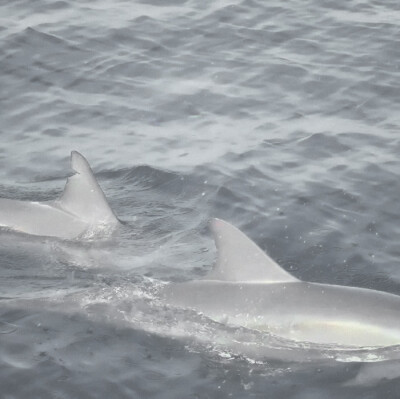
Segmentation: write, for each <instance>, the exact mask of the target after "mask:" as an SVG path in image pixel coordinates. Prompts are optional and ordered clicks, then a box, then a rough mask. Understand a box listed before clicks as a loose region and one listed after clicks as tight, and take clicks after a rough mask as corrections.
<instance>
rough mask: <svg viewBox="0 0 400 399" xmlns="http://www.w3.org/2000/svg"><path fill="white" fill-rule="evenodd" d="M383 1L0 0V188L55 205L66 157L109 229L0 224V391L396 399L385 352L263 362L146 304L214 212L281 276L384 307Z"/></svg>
mask: <svg viewBox="0 0 400 399" xmlns="http://www.w3.org/2000/svg"><path fill="white" fill-rule="evenodd" d="M399 11H400V4H399V3H398V1H391V0H387V1H384V2H383V1H377V0H349V1H328V0H321V1H317V0H302V1H301V0H287V1H274V0H271V1H261V0H238V1H227V0H213V1H210V0H203V1H196V0H148V1H147V0H143V1H128V0H115V1H107V0H90V1H88V0H83V1H77V0H69V1H63V0H59V1H50V0H29V1H28V0H15V1H14V0H13V1H5V0H2V1H0V84H1V85H0V87H1V90H0V109H1V111H0V137H1V145H0V197H7V198H14V199H25V200H33V201H39V200H46V199H52V198H55V197H57V196H58V195H59V194H60V193H61V192H62V189H63V187H64V184H65V180H66V177H67V176H69V175H71V174H72V171H71V170H70V168H69V153H70V151H71V150H78V151H80V152H82V154H84V155H85V156H86V157H87V159H88V160H89V162H90V163H91V165H92V168H93V170H94V171H95V173H96V176H97V177H98V180H99V182H100V184H101V186H102V187H103V189H104V192H105V194H106V196H107V198H108V199H109V202H110V204H111V207H112V208H113V209H114V211H115V213H116V214H117V215H118V217H119V218H120V219H121V221H123V225H122V227H121V228H120V231H119V232H118V234H117V235H116V236H115V237H112V238H111V239H108V240H104V239H103V240H96V239H88V240H84V241H79V240H78V241H61V240H57V239H50V238H46V237H29V236H24V235H22V234H16V233H11V232H9V231H1V232H0V397H1V398H2V399H3V398H4V399H17V398H18V399H22V398H30V399H45V398H51V399H56V398H57V399H61V398H62V399H67V398H68V399H81V398H82V399H83V398H85V399H86V398H116V399H120V398H163V399H164V398H171V399H178V398H182V399H183V398H198V399H206V398H207V399H208V398H273V399H275V398H285V399H289V398H293V399H311V398H318V399H320V398H321V399H325V398H332V399H333V398H335V399H336V398H338V397H340V398H352V399H355V398H357V399H358V398H360V399H361V398H362V399H367V398H368V399H372V398H398V397H399V395H400V393H399V392H400V378H399V374H400V372H399V367H400V362H399V361H397V360H391V356H390V354H391V353H390V350H389V353H384V354H383V355H382V354H381V353H373V354H372V355H371V356H370V354H368V353H355V354H352V355H351V356H347V357H345V359H340V356H338V354H332V353H330V352H329V351H328V352H327V351H319V350H318V348H314V349H313V350H305V351H303V349H304V348H297V349H298V350H300V354H298V350H297V349H296V348H291V349H290V348H282V349H281V352H280V349H279V348H275V350H274V351H268V350H267V351H266V352H265V351H264V350H263V349H265V347H267V348H268V342H266V341H265V340H266V338H265V337H264V336H262V335H261V336H260V335H259V334H257V333H256V332H255V331H244V330H241V329H235V328H232V327H230V326H228V325H223V324H218V323H215V322H212V321H211V320H209V319H207V318H206V317H205V316H202V315H199V314H196V313H195V312H190V311H187V312H186V311H178V310H176V309H175V310H174V309H170V308H168V307H167V306H165V304H160V303H157V302H156V301H155V300H154V298H153V292H154V290H155V289H156V288H157V287H158V286H159V285H160V284H163V283H164V282H168V281H183V280H192V279H197V278H200V277H201V276H204V275H205V274H206V272H207V271H209V270H211V269H212V266H213V262H214V259H215V247H214V243H213V240H212V237H211V234H210V231H209V229H208V223H209V220H210V218H212V217H219V218H222V219H225V220H227V221H229V222H231V223H233V224H234V225H236V226H237V227H239V228H240V229H242V230H243V231H244V232H245V233H246V234H248V235H249V236H250V237H251V238H252V239H254V240H255V242H256V243H257V244H258V245H260V247H261V248H262V249H264V250H265V251H268V253H269V254H270V255H271V256H272V257H273V258H274V259H276V260H277V261H278V262H279V263H280V264H281V265H282V266H283V267H284V268H285V269H286V270H289V271H291V273H293V274H294V275H295V276H296V277H298V278H300V279H304V280H308V281H316V282H321V283H328V284H341V285H352V286H359V287H367V288H373V289H377V290H382V291H387V292H391V293H395V294H399V295H400V267H399V264H400V263H399V261H400V250H399V245H398V241H399V237H400V228H399V222H400V205H399V196H400V183H399V178H398V177H399V173H400V162H399V156H398V154H399V152H400V140H399V138H400V134H399V128H400V126H399V125H400V117H399V106H400V94H399V93H400V90H399V89H400V71H399V66H400V47H399V45H398V43H399V33H400V25H399ZM228 299H229V298H227V300H228ZM233 342H235V343H239V345H232V343H233ZM240 344H241V345H240ZM249 348H252V350H251V351H249V350H248V349H249ZM244 349H246V350H244ZM269 349H271V348H269ZM289 349H290V350H289ZM397 350H398V349H397ZM393 351H395V349H393ZM280 353H282V354H285V356H282V357H281V356H279V354H280ZM292 354H293V356H292ZM381 355H382V358H380V356H381ZM340 360H341V361H340ZM344 360H345V361H344ZM376 360H382V361H376Z"/></svg>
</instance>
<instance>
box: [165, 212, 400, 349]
mask: <svg viewBox="0 0 400 399" xmlns="http://www.w3.org/2000/svg"><path fill="white" fill-rule="evenodd" d="M211 227H212V231H213V235H214V238H215V241H216V247H217V253H218V255H217V262H216V265H215V268H214V270H213V271H212V272H211V273H210V274H209V275H208V276H206V277H205V278H204V279H201V280H197V281H190V282H185V283H170V284H166V285H165V286H164V287H163V288H162V289H161V291H160V295H161V297H162V298H163V299H164V300H165V301H166V302H167V303H168V304H169V305H172V306H175V307H181V308H190V309H194V310H195V311H197V312H201V313H203V314H204V315H206V316H208V317H209V318H211V319H213V320H215V321H217V322H222V323H227V324H231V325H235V326H243V327H246V328H251V329H256V330H261V331H268V332H271V333H272V334H274V335H277V336H280V337H283V338H287V339H290V340H293V341H301V342H311V343H318V344H332V345H339V346H344V347H347V346H349V347H385V346H391V345H396V344H400V296H397V295H393V294H389V293H385V292H381V291H375V290H371V289H365V288H356V287H346V286H338V285H328V284H318V283H310V282H305V281H300V280H298V279H297V278H295V277H293V276H292V275H290V274H289V273H288V272H286V271H285V270H283V269H282V268H281V267H280V266H279V265H278V264H277V263H275V262H274V261H273V260H272V259H271V258H270V257H269V256H267V255H266V254H265V253H264V252H263V251H262V250H261V249H260V248H259V247H258V246H257V245H256V244H255V243H254V242H252V241H251V240H250V239H249V238H248V237H246V236H245V235H244V234H243V233H242V232H241V231H240V230H238V229H237V228H235V227H234V226H232V225H230V224H229V223H227V222H224V221H222V220H219V219H214V220H213V221H212V224H211Z"/></svg>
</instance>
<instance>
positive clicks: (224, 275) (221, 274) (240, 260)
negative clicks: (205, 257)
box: [206, 219, 299, 283]
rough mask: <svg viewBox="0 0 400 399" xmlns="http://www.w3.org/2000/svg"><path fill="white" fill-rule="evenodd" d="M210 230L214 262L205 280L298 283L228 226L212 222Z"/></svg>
mask: <svg viewBox="0 0 400 399" xmlns="http://www.w3.org/2000/svg"><path fill="white" fill-rule="evenodd" d="M211 229H212V232H213V235H214V239H215V243H216V247H217V262H216V265H215V268H214V270H213V271H212V272H211V273H209V275H208V276H206V278H207V279H212V280H225V281H242V282H264V283H278V282H294V281H299V280H298V279H296V278H295V277H293V276H292V275H290V274H289V273H288V272H287V271H285V270H284V269H282V268H281V267H280V266H279V265H278V264H277V263H276V262H274V261H273V260H272V259H271V258H270V257H269V256H268V255H267V254H266V253H265V252H264V251H263V250H262V249H261V248H259V247H258V246H257V245H256V244H255V243H254V242H253V241H252V240H250V238H248V237H247V236H246V235H245V234H243V233H242V232H241V231H240V230H239V229H237V228H236V227H234V226H232V225H231V224H229V223H227V222H225V221H223V220H220V219H213V220H212V222H211Z"/></svg>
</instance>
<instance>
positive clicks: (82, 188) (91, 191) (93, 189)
mask: <svg viewBox="0 0 400 399" xmlns="http://www.w3.org/2000/svg"><path fill="white" fill-rule="evenodd" d="M71 167H72V169H73V170H74V171H75V172H76V173H75V174H74V175H73V176H71V177H69V178H68V179H67V183H66V185H65V188H64V191H63V193H62V195H61V197H60V198H58V199H55V200H53V201H44V202H35V201H18V200H13V199H7V198H0V226H1V227H6V228H9V229H12V230H15V231H18V232H22V233H27V234H32V235H38V236H49V237H58V238H62V239H73V238H77V237H79V236H82V235H84V234H86V233H88V232H90V233H92V232H95V231H96V230H97V229H102V228H104V227H105V226H107V227H114V226H116V225H117V224H118V223H119V222H118V219H117V217H116V216H115V214H114V212H113V211H112V210H111V208H110V206H109V205H108V202H107V199H106V197H105V195H104V193H103V191H102V189H101V187H100V186H99V184H98V183H97V180H96V178H95V176H94V174H93V171H92V169H91V168H90V166H89V164H88V162H87V160H86V159H85V157H83V155H81V154H80V153H79V152H77V151H72V152H71Z"/></svg>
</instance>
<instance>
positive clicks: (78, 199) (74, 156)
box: [57, 151, 118, 224]
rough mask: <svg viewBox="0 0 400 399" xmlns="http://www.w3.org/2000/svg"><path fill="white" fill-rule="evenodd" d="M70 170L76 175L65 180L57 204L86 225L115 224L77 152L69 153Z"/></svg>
mask: <svg viewBox="0 0 400 399" xmlns="http://www.w3.org/2000/svg"><path fill="white" fill-rule="evenodd" d="M71 168H72V169H73V170H74V171H75V172H76V173H75V174H74V175H73V176H71V177H69V178H68V179H67V184H66V185H65V188H64V192H63V193H62V195H61V197H60V198H59V199H58V200H57V204H58V205H59V206H60V207H61V208H62V209H64V210H65V211H67V212H69V213H72V214H73V215H75V216H77V217H79V218H80V219H82V220H84V221H85V222H87V223H91V224H101V223H113V222H115V223H116V222H117V221H118V219H117V218H116V216H115V215H114V212H113V211H112V210H111V208H110V206H109V205H108V202H107V199H106V197H105V195H104V193H103V191H102V189H101V187H100V186H99V183H97V180H96V178H95V177H94V174H93V171H92V169H91V168H90V166H89V163H88V161H87V160H86V159H85V157H84V156H83V155H81V154H80V153H79V152H77V151H72V152H71Z"/></svg>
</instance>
